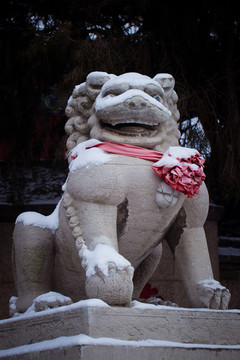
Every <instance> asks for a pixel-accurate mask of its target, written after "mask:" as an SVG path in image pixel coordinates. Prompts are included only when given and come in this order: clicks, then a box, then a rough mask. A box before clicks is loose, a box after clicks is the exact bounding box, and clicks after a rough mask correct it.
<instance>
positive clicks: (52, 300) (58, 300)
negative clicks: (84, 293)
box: [33, 291, 72, 311]
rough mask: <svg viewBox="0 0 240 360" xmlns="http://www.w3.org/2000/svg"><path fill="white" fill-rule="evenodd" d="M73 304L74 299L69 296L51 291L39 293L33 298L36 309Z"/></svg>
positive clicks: (41, 309)
mask: <svg viewBox="0 0 240 360" xmlns="http://www.w3.org/2000/svg"><path fill="white" fill-rule="evenodd" d="M70 304H72V299H71V298H70V297H68V296H64V295H62V294H59V293H56V292H54V291H50V292H48V293H46V294H42V295H39V296H38V297H36V298H35V299H34V300H33V305H34V310H35V311H43V310H47V309H54V308H58V307H60V306H65V305H70Z"/></svg>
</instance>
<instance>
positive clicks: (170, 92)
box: [153, 74, 180, 121]
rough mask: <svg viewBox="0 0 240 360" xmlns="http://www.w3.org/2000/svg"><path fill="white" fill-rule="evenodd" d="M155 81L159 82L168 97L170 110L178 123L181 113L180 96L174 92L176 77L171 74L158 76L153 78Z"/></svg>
mask: <svg viewBox="0 0 240 360" xmlns="http://www.w3.org/2000/svg"><path fill="white" fill-rule="evenodd" d="M153 80H154V81H156V82H158V83H159V84H160V85H161V87H162V88H163V90H164V93H165V95H166V99H167V103H168V108H169V110H170V111H171V112H172V116H173V118H174V119H175V121H178V120H179V118H180V113H179V111H178V108H177V102H178V96H177V93H176V91H175V90H174V86H175V80H174V77H173V76H172V75H170V74H157V75H155V77H154V78H153Z"/></svg>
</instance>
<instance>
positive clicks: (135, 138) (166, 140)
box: [65, 72, 179, 151]
mask: <svg viewBox="0 0 240 360" xmlns="http://www.w3.org/2000/svg"><path fill="white" fill-rule="evenodd" d="M174 84H175V81H174V79H173V77H172V76H171V75H169V74H158V75H156V76H155V77H154V78H153V79H151V78H150V77H148V76H144V75H141V74H138V73H126V74H123V75H120V76H116V75H112V74H108V73H105V72H92V73H90V74H89V75H88V76H87V79H86V82H85V83H82V84H80V85H77V86H76V87H75V89H74V91H73V93H72V96H71V97H70V99H69V101H68V105H67V107H66V115H67V116H68V117H69V120H68V121H67V123H66V126H65V130H66V132H67V134H68V135H69V137H68V140H67V149H68V150H72V149H73V147H75V146H76V145H77V144H78V143H80V142H82V141H85V140H88V139H90V138H95V139H98V140H100V141H113V142H122V143H126V144H131V145H136V146H142V147H146V148H149V149H154V150H158V151H165V150H166V149H167V148H168V147H169V146H170V145H178V139H179V131H178V128H177V121H178V119H179V112H178V109H177V105H176V104H177V100H178V97H177V94H176V92H175V91H174Z"/></svg>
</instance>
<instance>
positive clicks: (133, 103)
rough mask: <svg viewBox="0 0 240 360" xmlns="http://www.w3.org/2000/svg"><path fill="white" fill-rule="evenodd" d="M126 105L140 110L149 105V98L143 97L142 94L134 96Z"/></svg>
mask: <svg viewBox="0 0 240 360" xmlns="http://www.w3.org/2000/svg"><path fill="white" fill-rule="evenodd" d="M125 104H126V106H128V107H129V109H131V110H139V109H143V108H145V107H147V106H148V102H147V100H145V99H143V98H142V97H140V96H134V97H132V98H130V99H128V100H126V102H125Z"/></svg>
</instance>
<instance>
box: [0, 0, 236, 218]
mask: <svg viewBox="0 0 240 360" xmlns="http://www.w3.org/2000/svg"><path fill="white" fill-rule="evenodd" d="M1 7H2V9H1V11H0V17H1V18H0V49H1V66H0V72H1V83H0V87H1V95H0V98H1V107H0V121H1V123H0V124H1V132H0V142H1V147H0V153H1V156H2V158H4V160H5V161H7V162H8V164H13V163H16V162H17V161H19V160H21V161H22V162H24V163H28V164H29V163H31V162H32V161H33V160H38V159H41V158H48V159H49V158H51V159H62V158H63V157H64V123H65V121H66V118H65V116H64V108H65V106H66V101H67V99H68V97H69V96H70V94H71V92H72V89H73V87H74V86H75V85H76V84H79V83H80V82H82V81H84V80H85V77H86V75H87V74H88V73H89V72H91V71H94V70H99V71H107V72H109V73H115V74H121V73H124V72H129V71H135V72H140V73H143V74H146V75H149V76H154V75H155V74H156V73H159V72H168V73H171V74H172V75H173V76H174V77H175V79H176V91H177V93H178V96H179V110H180V113H181V120H180V128H181V129H183V131H184V127H182V126H181V123H183V122H184V121H185V120H189V119H192V118H194V117H198V119H199V120H200V121H201V124H202V126H203V129H204V133H205V137H206V139H208V141H209V143H210V146H211V156H210V157H208V158H207V162H206V173H207V185H208V188H209V191H210V195H211V198H212V200H213V201H215V202H216V203H217V204H220V205H225V206H226V208H229V209H231V210H232V211H233V213H232V216H233V215H234V216H235V217H238V216H239V203H240V191H239V186H240V180H239V179H240V119H239V117H240V115H239V99H240V86H239V85H240V81H239V80H240V9H239V7H238V3H237V2H236V1H232V0H229V1H221V0H220V1H216V0H212V1H211V0H210V1H204V0H203V1H194V2H193V1H187V0H185V1H171V2H166V1H161V0H138V1H135V0H133V1H129V0H128V1H125V0H118V1H115V0H102V1H101V0H100V1H97V0H88V1H76V0H58V1H57V0H53V1H51V0H26V1H24V0H23V1H17V0H12V1H11V0H5V1H4V2H3V3H1ZM190 130H191V131H190V132H189V134H191V136H192V138H193V139H194V136H195V139H196V146H199V141H200V142H201V141H205V140H204V139H202V140H201V138H200V137H199V135H198V134H197V133H196V131H195V130H194V128H192V129H190ZM11 166H12V165H11Z"/></svg>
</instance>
